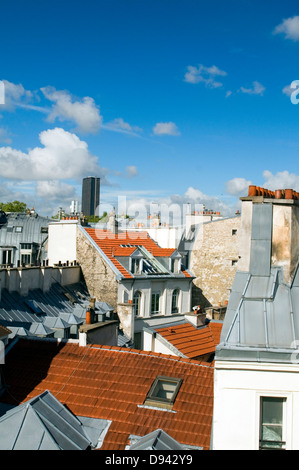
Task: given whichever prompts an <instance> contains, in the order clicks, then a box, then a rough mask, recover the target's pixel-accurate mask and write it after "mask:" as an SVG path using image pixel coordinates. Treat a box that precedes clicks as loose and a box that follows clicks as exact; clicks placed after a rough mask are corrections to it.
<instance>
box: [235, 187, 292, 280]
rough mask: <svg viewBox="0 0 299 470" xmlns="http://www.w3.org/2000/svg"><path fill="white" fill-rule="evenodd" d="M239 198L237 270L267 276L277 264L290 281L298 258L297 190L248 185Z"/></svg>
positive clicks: (285, 278) (285, 277)
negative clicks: (239, 223)
mask: <svg viewBox="0 0 299 470" xmlns="http://www.w3.org/2000/svg"><path fill="white" fill-rule="evenodd" d="M240 199H241V201H242V218H241V234H240V253H239V254H240V260H239V263H238V270H239V271H245V272H251V273H252V274H255V275H260V276H267V275H269V273H270V269H271V267H272V266H281V267H282V268H283V273H284V281H285V282H286V283H290V282H291V281H292V278H293V275H294V273H295V269H296V267H297V263H298V258H299V193H298V192H296V191H294V190H293V189H277V190H276V191H270V190H268V189H265V188H260V187H258V186H249V189H248V196H247V197H243V198H240Z"/></svg>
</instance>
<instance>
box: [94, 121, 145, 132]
mask: <svg viewBox="0 0 299 470" xmlns="http://www.w3.org/2000/svg"><path fill="white" fill-rule="evenodd" d="M102 127H103V128H104V129H107V130H111V131H115V132H123V133H125V134H135V133H136V132H142V129H141V128H140V127H137V126H131V124H129V123H128V122H125V121H124V120H123V118H116V119H113V121H110V122H107V123H106V124H104V125H103V126H102Z"/></svg>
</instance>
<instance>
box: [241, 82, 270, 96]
mask: <svg viewBox="0 0 299 470" xmlns="http://www.w3.org/2000/svg"><path fill="white" fill-rule="evenodd" d="M265 89H266V88H265V87H264V86H263V85H262V84H261V83H259V82H257V81H255V82H253V87H252V88H244V87H241V88H240V91H241V92H242V93H247V94H248V95H261V96H262V95H263V94H264V91H265Z"/></svg>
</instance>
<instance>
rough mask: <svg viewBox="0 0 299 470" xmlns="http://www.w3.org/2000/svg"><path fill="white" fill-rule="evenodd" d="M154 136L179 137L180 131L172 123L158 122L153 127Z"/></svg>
mask: <svg viewBox="0 0 299 470" xmlns="http://www.w3.org/2000/svg"><path fill="white" fill-rule="evenodd" d="M153 133H154V134H155V135H180V131H179V129H178V127H177V125H176V124H175V123H174V122H158V123H157V124H156V125H155V126H154V127H153Z"/></svg>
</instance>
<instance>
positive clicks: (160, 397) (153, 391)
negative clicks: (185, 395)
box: [144, 375, 183, 410]
mask: <svg viewBox="0 0 299 470" xmlns="http://www.w3.org/2000/svg"><path fill="white" fill-rule="evenodd" d="M182 382H183V380H182V379H178V378H175V377H164V376H162V375H158V376H157V377H156V378H155V380H154V382H153V384H152V386H151V388H150V390H149V392H148V394H147V397H146V399H145V402H144V405H147V406H155V407H159V408H166V409H170V410H171V409H172V406H173V404H174V402H175V399H176V396H177V394H178V391H179V389H180V386H181V385H182Z"/></svg>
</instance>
